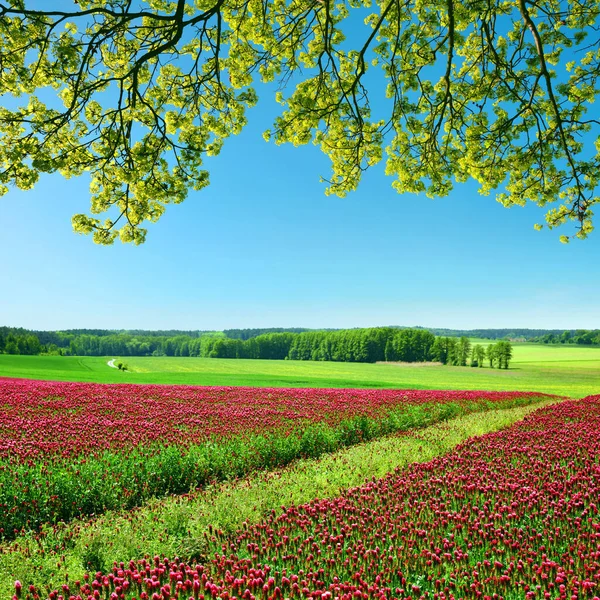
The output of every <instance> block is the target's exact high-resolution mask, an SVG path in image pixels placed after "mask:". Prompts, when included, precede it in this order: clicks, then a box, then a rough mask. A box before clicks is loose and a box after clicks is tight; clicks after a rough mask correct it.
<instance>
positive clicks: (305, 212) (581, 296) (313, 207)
mask: <svg viewBox="0 0 600 600" xmlns="http://www.w3.org/2000/svg"><path fill="white" fill-rule="evenodd" d="M260 91H261V90H260V87H259V93H260ZM263 100H264V102H261V103H259V106H258V107H257V108H255V109H253V110H251V111H250V112H249V120H250V123H249V125H248V127H247V128H246V130H245V131H244V132H243V133H242V134H241V135H239V136H238V137H237V138H234V139H230V140H228V141H226V143H225V146H224V149H223V151H222V153H221V155H220V156H218V157H216V158H212V159H210V158H209V159H207V162H206V167H207V168H208V169H209V171H210V173H211V185H210V186H209V187H208V188H207V189H205V190H203V191H201V192H192V193H191V194H190V196H189V198H188V199H187V200H186V202H184V203H183V204H181V205H178V206H170V207H168V209H167V211H166V213H165V215H164V216H163V217H162V218H161V220H160V221H159V223H158V224H156V225H150V226H149V233H148V240H147V242H146V243H145V244H144V245H142V246H139V247H134V246H128V245H122V244H120V243H119V242H117V243H116V244H115V246H113V247H101V246H97V245H94V244H93V243H92V240H91V238H89V237H87V236H79V235H76V234H74V233H72V230H71V224H70V217H71V215H73V214H74V213H77V212H87V211H88V206H89V192H88V188H87V185H88V182H87V179H85V178H80V179H73V180H69V181H66V180H64V179H62V177H61V176H60V175H58V174H57V175H53V176H45V177H43V178H42V179H41V180H40V182H39V183H38V185H37V187H36V188H35V189H34V190H33V191H31V192H21V191H18V190H15V189H11V191H10V192H9V194H8V195H6V196H4V197H2V198H0V256H2V270H1V274H0V290H1V291H0V325H2V324H5V325H11V326H22V327H26V328H33V329H65V328H80V327H89V328H124V329H130V328H144V329H171V328H174V329H175V328H176V329H223V328H237V327H242V328H243V327H292V326H297V327H300V326H303V327H357V326H376V325H423V326H432V327H452V328H477V327H531V328H538V327H539V328H600V309H599V302H598V298H599V297H600V281H599V278H598V272H599V271H598V259H599V258H600V232H597V233H594V234H592V236H591V238H590V239H588V240H586V241H575V242H572V243H571V244H570V245H567V246H565V245H563V244H560V243H559V241H558V236H559V232H557V231H554V232H549V231H543V232H536V231H534V230H533V224H534V223H535V222H541V221H543V212H542V209H537V208H535V207H528V208H525V209H521V208H512V209H510V210H508V209H505V208H503V207H502V206H501V205H500V204H498V203H497V202H496V201H495V200H494V198H493V197H481V196H479V195H478V194H477V191H476V187H475V186H474V185H472V184H462V185H459V186H458V187H457V188H456V190H455V191H454V192H453V193H452V194H451V196H449V197H447V198H441V199H436V200H430V199H428V198H426V197H425V196H413V195H402V196H401V195H398V194H397V193H396V192H395V191H394V190H393V189H392V188H391V181H392V180H391V178H388V177H386V176H385V175H384V174H383V167H377V168H374V169H372V170H371V171H370V172H368V173H367V174H366V176H365V178H364V181H363V183H362V185H361V187H360V189H359V191H358V192H356V193H354V194H351V195H349V196H348V197H347V198H345V199H340V198H337V197H332V196H329V197H326V196H325V194H324V189H325V187H324V185H323V184H321V183H319V175H320V174H321V175H325V176H327V175H328V173H329V165H328V162H327V159H326V158H325V157H323V156H322V155H321V154H320V152H319V150H318V149H316V148H314V147H312V146H308V147H301V148H293V147H291V146H283V147H276V146H275V145H273V144H267V143H266V142H264V141H263V139H262V137H261V133H262V131H263V130H264V129H267V128H268V127H270V126H271V122H272V118H273V115H274V113H273V111H272V108H273V104H272V103H271V101H270V100H269V98H267V97H265V98H264V99H263ZM563 233H571V231H564V232H563Z"/></svg>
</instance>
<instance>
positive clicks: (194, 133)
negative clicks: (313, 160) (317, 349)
mask: <svg viewBox="0 0 600 600" xmlns="http://www.w3.org/2000/svg"><path fill="white" fill-rule="evenodd" d="M599 13H600V3H599V2H598V0H577V1H576V0H568V1H558V0H466V1H461V2H457V1H456V0H376V1H375V2H371V0H338V1H337V2H334V0H176V1H167V0H108V1H106V0H61V1H57V2H46V1H45V0H44V1H43V2H42V1H36V0H0V94H2V96H3V99H4V100H3V103H2V104H3V107H2V108H0V194H2V193H6V192H7V191H8V186H9V185H11V184H12V185H16V186H17V187H19V188H21V189H30V188H32V187H33V186H34V185H35V183H36V182H37V180H38V178H39V175H40V174H41V173H52V172H55V171H58V172H60V173H62V175H64V176H65V177H72V176H78V175H81V174H83V173H85V172H88V173H89V174H90V177H91V182H90V193H91V212H90V214H78V215H75V216H74V217H73V225H74V228H75V230H76V231H78V232H81V233H92V234H93V237H94V240H95V241H96V242H99V243H103V244H110V243H112V242H113V241H114V240H115V238H116V237H117V236H118V237H119V238H120V239H121V240H122V241H123V242H134V243H140V242H142V241H144V238H145V235H146V225H147V223H148V222H152V221H156V220H157V219H158V218H159V217H160V216H161V215H162V214H163V212H164V210H165V207H166V205H167V204H170V203H178V202H181V201H183V200H184V199H185V197H186V195H187V193H188V191H189V190H190V189H194V190H199V189H201V188H203V187H205V186H206V185H207V184H208V172H207V171H206V169H205V166H204V157H205V156H211V155H216V154H218V153H219V151H220V149H221V147H222V144H223V142H224V140H225V139H226V138H227V137H229V136H230V135H232V134H236V133H239V132H240V131H241V129H242V128H243V127H244V125H245V124H246V110H247V109H248V108H249V107H251V106H253V105H254V104H255V103H256V102H257V99H258V95H257V91H256V89H255V86H256V85H257V84H259V83H261V82H263V83H270V82H272V83H273V85H271V86H267V87H265V89H266V90H268V91H269V92H270V91H272V90H275V89H277V90H278V91H276V95H277V100H278V101H279V102H280V104H281V107H282V108H281V113H280V114H279V115H276V116H275V118H274V123H273V127H272V129H271V130H270V131H268V132H265V137H266V138H267V139H272V140H274V141H275V143H277V144H281V143H286V142H290V143H293V144H295V145H299V144H307V143H310V142H312V143H314V144H316V145H318V146H320V148H321V150H322V151H323V152H324V153H325V154H326V155H327V156H328V157H329V158H330V159H331V168H332V170H331V174H330V176H329V177H328V178H327V180H326V181H327V188H326V191H327V193H333V194H337V195H340V196H343V195H345V194H346V193H348V192H349V191H352V190H354V189H355V188H356V187H357V186H358V184H359V182H360V179H361V175H362V173H363V172H364V171H365V170H366V169H367V168H369V167H370V166H372V165H374V164H376V163H378V162H380V161H382V160H384V159H385V161H386V163H385V164H386V166H385V169H386V173H387V174H388V175H390V176H392V177H393V183H392V185H393V186H394V188H395V189H396V190H397V191H398V192H400V193H403V192H424V193H426V194H427V195H428V196H440V195H445V194H447V193H448V192H449V191H450V190H451V189H452V187H453V185H454V184H455V183H456V182H464V181H466V180H468V179H474V180H476V181H477V182H478V183H479V186H480V191H481V193H483V194H489V193H492V192H494V193H497V194H498V195H497V198H498V200H499V201H500V202H502V203H503V204H504V205H505V206H512V205H525V204H526V203H528V202H532V203H536V204H537V205H539V206H542V207H545V220H546V224H547V226H549V227H551V228H553V227H556V226H559V225H564V224H568V223H571V224H572V227H570V228H567V230H566V231H567V233H566V234H564V235H561V240H562V241H568V239H569V238H571V237H573V236H576V237H579V238H585V237H586V236H587V235H588V234H589V233H590V232H591V231H592V229H593V225H592V217H593V206H594V204H596V203H597V202H598V201H599V197H598V195H597V189H596V188H597V186H598V177H599V175H600V137H599V134H600V131H599V126H600V120H599V119H598V118H595V115H596V114H597V112H595V111H594V110H592V109H591V105H592V103H593V102H594V100H595V99H596V96H597V94H598V91H599V90H598V76H599V74H600V43H599V40H600V23H599ZM10 95H13V96H15V97H16V98H14V99H11V98H9V96H10ZM536 227H538V228H541V227H542V225H539V224H538V225H536Z"/></svg>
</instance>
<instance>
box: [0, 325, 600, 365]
mask: <svg viewBox="0 0 600 600" xmlns="http://www.w3.org/2000/svg"><path fill="white" fill-rule="evenodd" d="M402 331H410V332H424V333H425V334H432V335H434V336H437V337H446V338H450V339H456V338H458V337H459V334H460V337H480V338H487V339H492V340H501V339H507V340H511V341H521V340H523V341H532V342H538V343H545V344H584V345H600V330H585V329H578V330H567V331H562V330H547V329H546V330H538V329H476V330H453V329H439V328H438V329H436V328H432V329H424V328H422V327H414V328H404V327H372V328H363V329H359V328H356V329H328V330H311V329H305V328H301V327H296V328H287V329H286V328H262V329H261V328H254V329H226V330H224V331H202V330H188V331H182V330H161V331H147V330H141V329H137V330H126V331H125V330H105V329H70V330H65V331H36V330H27V329H24V328H17V327H6V326H4V327H0V353H5V354H30V355H34V354H53V355H72V356H111V355H112V356H123V357H126V356H197V357H211V356H212V357H219V358H233V357H240V358H242V357H243V358H271V359H285V358H288V359H291V360H338V361H349V362H373V361H378V360H393V361H396V360H398V361H413V360H419V361H420V360H429V359H422V358H414V359H413V358H405V357H404V354H406V352H405V351H404V350H402V352H399V353H398V352H396V354H394V351H393V350H392V348H394V347H395V346H394V344H396V342H390V344H391V345H390V346H389V347H388V348H387V349H386V347H387V344H388V340H390V339H392V338H393V339H398V340H400V339H405V338H404V337H403V336H402V335H400V334H399V332H402ZM365 332H371V333H368V334H367V333H365ZM373 332H375V333H373ZM501 334H502V335H501ZM407 335H409V337H410V336H413V337H414V339H421V338H419V336H415V335H413V334H407ZM273 336H274V337H273ZM298 336H300V337H298ZM425 337H427V336H425ZM252 340H254V341H252ZM317 340H319V341H318V342H317ZM357 340H359V341H357ZM382 340H384V341H383V342H382ZM398 343H399V342H398ZM411 352H412V351H411ZM413 354H414V355H415V356H423V352H422V349H421V348H420V346H419V344H417V345H416V349H415V350H414V352H413ZM437 354H439V353H437ZM437 354H436V356H437ZM313 356H314V357H315V358H313ZM432 356H433V355H432ZM431 360H439V362H444V359H443V357H442V358H431Z"/></svg>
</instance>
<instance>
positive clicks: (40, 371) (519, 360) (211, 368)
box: [0, 342, 600, 398]
mask: <svg viewBox="0 0 600 600" xmlns="http://www.w3.org/2000/svg"><path fill="white" fill-rule="evenodd" d="M482 343H485V342H482ZM513 346H514V358H513V361H512V362H511V365H510V369H508V370H507V371H504V370H502V371H500V370H497V369H490V368H488V367H485V368H482V369H473V368H470V367H447V366H439V365H438V366H435V365H432V366H427V367H422V366H411V365H410V364H408V365H407V364H403V365H395V364H363V363H334V362H308V361H307V362H303V361H269V360H243V359H239V360H233V359H215V358H213V359H203V358H175V357H129V358H124V359H123V360H124V362H126V363H127V365H128V366H129V368H130V372H127V373H123V372H120V371H118V370H117V369H112V368H110V367H109V366H108V365H107V364H106V363H107V361H108V360H109V359H111V358H115V357H77V356H73V357H61V356H10V355H4V354H3V355H0V376H5V377H26V378H31V379H51V380H57V381H90V382H92V381H93V382H99V383H155V384H180V385H225V386H229V385H231V386H240V385H242V386H258V387H342V388H350V387H360V388H371V387H379V388H412V389H471V390H474V389H479V390H522V391H540V392H545V393H550V394H559V395H565V396H571V397H575V398H579V397H583V396H586V395H589V394H594V393H597V392H598V391H600V348H592V347H584V346H550V345H542V344H526V343H517V344H514V345H513Z"/></svg>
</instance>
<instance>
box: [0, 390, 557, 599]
mask: <svg viewBox="0 0 600 600" xmlns="http://www.w3.org/2000/svg"><path fill="white" fill-rule="evenodd" d="M555 401H556V400H549V401H544V402H542V403H536V404H533V405H530V406H522V407H516V408H509V409H499V410H490V411H486V412H483V413H476V414H471V415H467V416H462V417H458V418H454V419H451V420H449V421H446V422H444V423H438V424H436V425H433V426H430V427H427V428H424V429H420V430H418V431H412V432H409V433H404V434H401V435H395V436H389V437H386V438H382V439H378V440H375V441H371V442H369V443H363V444H359V445H356V446H353V447H351V448H346V449H343V450H341V451H339V452H336V453H334V454H329V455H326V456H323V457H321V458H320V459H316V460H315V459H304V460H298V461H296V462H294V463H293V464H292V465H290V466H289V467H287V468H284V469H279V470H276V471H270V472H260V473H255V474H253V475H251V476H249V477H247V478H245V479H241V480H236V481H230V482H225V483H220V484H215V485H213V486H211V487H210V488H208V489H205V490H203V491H202V492H196V493H194V494H190V495H186V496H174V497H170V498H166V499H162V500H154V501H150V502H148V503H147V504H145V505H144V506H143V507H141V508H139V509H137V510H133V511H113V512H109V513H107V514H104V515H102V516H101V517H98V518H96V519H93V520H91V521H75V522H72V523H70V524H68V525H65V524H59V525H55V526H47V527H46V528H45V529H44V530H43V532H42V535H36V534H33V533H29V534H26V535H24V536H21V537H20V538H18V539H17V540H15V541H14V542H12V543H10V544H4V545H2V546H0V597H1V598H9V597H11V595H12V593H13V587H12V585H13V582H14V581H15V580H16V579H18V580H20V581H21V583H23V584H24V586H27V585H29V584H36V585H37V586H39V587H38V589H41V590H44V591H46V592H47V591H49V590H52V589H60V584H62V583H64V582H65V573H68V575H69V581H71V582H72V581H74V580H75V579H79V578H81V576H82V575H83V573H84V572H85V571H86V570H87V571H92V572H94V571H96V570H98V569H100V570H107V569H110V568H111V566H112V564H113V562H114V561H116V562H120V561H124V562H127V561H128V560H130V559H137V558H141V557H143V556H154V555H164V556H169V557H174V556H179V557H182V558H184V559H190V558H197V559H200V560H202V559H205V558H206V556H210V555H212V553H213V552H214V551H216V550H220V541H219V540H218V539H217V540H214V541H211V539H210V538H211V537H212V534H211V533H210V532H211V531H215V530H221V531H222V532H223V534H224V535H230V534H231V533H233V532H234V531H236V530H237V529H239V528H240V527H243V526H244V523H256V522H259V521H260V520H261V519H262V518H264V516H265V515H267V514H268V513H270V512H271V511H272V510H279V509H280V507H281V506H282V505H286V506H290V505H292V504H296V505H298V504H302V503H304V502H308V501H310V500H312V499H313V498H326V497H335V496H337V495H338V494H339V493H340V492H341V491H342V490H344V489H346V488H348V487H353V486H358V485H361V484H362V483H364V482H365V481H366V480H369V479H372V478H373V477H382V476H384V475H385V474H386V473H389V472H391V471H393V470H394V469H396V468H403V467H405V466H407V465H408V464H410V463H413V462H423V461H426V460H430V459H431V458H434V457H435V456H439V455H441V454H444V453H446V452H448V451H450V450H451V449H452V448H454V447H455V446H456V445H457V444H459V443H461V442H462V441H464V440H465V439H467V438H469V437H472V436H475V435H483V434H484V433H488V432H490V431H497V430H499V429H502V428H504V427H507V426H509V425H511V424H512V423H514V422H516V421H518V420H520V419H522V418H523V417H524V416H525V415H527V414H529V413H530V412H532V411H533V410H535V409H537V408H539V407H540V406H545V405H547V404H548V403H551V402H555Z"/></svg>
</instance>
